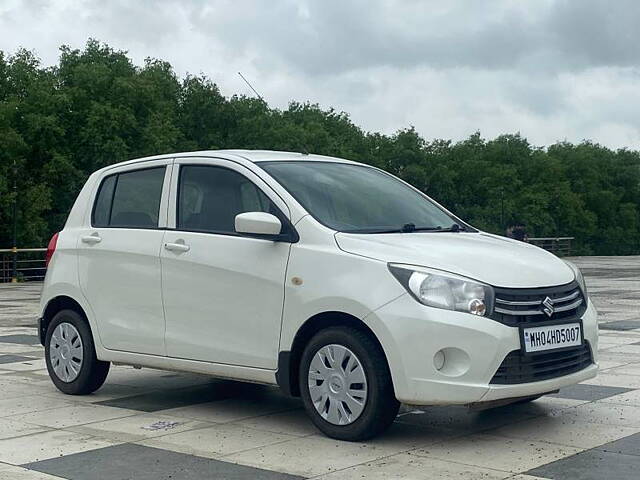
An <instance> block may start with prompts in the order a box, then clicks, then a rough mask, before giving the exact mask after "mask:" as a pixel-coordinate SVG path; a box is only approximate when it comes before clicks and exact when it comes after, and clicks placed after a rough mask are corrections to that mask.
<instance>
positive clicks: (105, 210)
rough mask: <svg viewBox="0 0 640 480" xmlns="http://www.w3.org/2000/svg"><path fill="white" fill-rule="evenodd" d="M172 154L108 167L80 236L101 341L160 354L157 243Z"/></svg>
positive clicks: (84, 282)
mask: <svg viewBox="0 0 640 480" xmlns="http://www.w3.org/2000/svg"><path fill="white" fill-rule="evenodd" d="M171 163H172V160H155V161H150V162H143V163H138V164H133V165H127V166H123V167H118V168H115V169H113V170H109V171H108V172H107V174H105V175H104V177H103V178H102V179H101V181H100V182H99V185H98V187H97V193H96V194H95V195H94V205H93V208H92V209H91V212H90V215H89V216H90V218H88V219H87V221H86V222H85V225H86V226H85V227H84V228H83V229H82V231H81V232H80V235H79V239H78V258H79V276H80V285H81V288H82V291H83V293H84V295H85V297H86V298H87V300H88V301H89V303H90V305H91V308H92V310H93V313H94V315H95V317H96V320H97V324H98V330H99V334H100V339H101V341H102V343H103V345H104V347H105V348H108V349H112V350H120V351H126V352H135V353H146V354H154V355H165V353H166V352H165V347H164V327H165V321H164V312H163V309H162V291H161V276H160V247H161V245H162V237H163V235H164V230H163V229H164V227H165V226H166V221H167V220H166V212H167V195H168V190H169V184H170V175H171V169H170V168H167V167H168V166H170V164H171Z"/></svg>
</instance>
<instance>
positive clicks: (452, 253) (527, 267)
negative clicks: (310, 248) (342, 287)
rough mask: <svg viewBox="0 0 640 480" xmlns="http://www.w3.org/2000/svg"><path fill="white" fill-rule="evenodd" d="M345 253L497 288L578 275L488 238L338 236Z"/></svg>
mask: <svg viewBox="0 0 640 480" xmlns="http://www.w3.org/2000/svg"><path fill="white" fill-rule="evenodd" d="M336 242H337V243H338V246H339V247H340V249H342V250H344V251H346V252H349V253H353V254H356V255H362V256H365V257H369V258H374V259H376V260H382V261H385V262H393V263H406V264H410V265H420V266H424V267H431V268H436V269H438V270H445V271H447V272H452V273H457V274H459V275H463V276H465V277H469V278H473V279H476V280H479V281H481V282H484V283H487V284H489V285H493V286H496V287H511V288H536V287H549V286H555V285H563V284H566V283H569V282H571V281H573V280H574V273H573V271H572V270H571V268H569V267H568V266H567V265H566V264H565V263H564V262H563V261H562V260H560V259H559V258H558V257H556V256H555V255H553V254H551V253H549V252H547V251H545V250H543V249H541V248H538V247H535V246H533V245H529V244H527V243H523V242H519V241H517V240H512V239H509V238H505V237H499V236H497V235H491V234H488V233H482V232H480V233H470V232H465V233H462V232H458V233H454V232H413V233H385V234H350V233H337V234H336Z"/></svg>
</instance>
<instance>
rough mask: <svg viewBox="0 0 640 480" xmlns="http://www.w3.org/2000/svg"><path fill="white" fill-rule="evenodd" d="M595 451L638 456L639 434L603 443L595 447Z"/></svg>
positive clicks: (639, 453)
mask: <svg viewBox="0 0 640 480" xmlns="http://www.w3.org/2000/svg"><path fill="white" fill-rule="evenodd" d="M597 449H598V450H604V451H606V452H611V453H622V454H624V455H638V456H640V433H635V434H633V435H629V436H628V437H624V438H621V439H620V440H616V441H614V442H609V443H605V444H604V445H601V446H599V447H597ZM638 478H640V472H639V473H638Z"/></svg>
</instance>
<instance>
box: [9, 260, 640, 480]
mask: <svg viewBox="0 0 640 480" xmlns="http://www.w3.org/2000/svg"><path fill="white" fill-rule="evenodd" d="M577 263H579V264H581V266H582V267H583V269H584V271H585V273H586V274H587V282H588V285H589V288H590V294H591V296H592V298H593V299H594V300H595V302H596V304H597V306H598V308H599V310H600V312H601V321H602V324H603V325H602V326H603V327H605V329H603V330H602V331H601V338H600V344H599V354H600V361H601V373H600V375H599V376H598V377H597V378H595V379H591V380H589V381H588V382H587V383H586V384H581V385H577V386H573V387H569V388H566V389H563V390H561V391H560V392H559V393H558V394H555V395H549V396H546V397H543V398H541V399H539V400H537V401H535V402H533V403H529V404H522V405H512V406H506V407H501V408H497V409H493V410H486V411H469V410H467V409H466V408H463V407H430V408H420V409H417V408H410V407H403V409H402V410H401V412H400V414H399V416H398V418H397V419H396V422H395V423H394V425H393V426H392V428H391V429H390V430H389V431H388V432H387V433H386V434H385V435H383V436H381V437H379V438H376V439H374V440H371V441H369V442H366V443H348V442H339V441H335V440H331V439H328V438H326V437H324V436H322V435H321V434H320V433H319V432H318V431H317V430H316V429H315V428H314V427H313V425H312V424H311V422H310V421H309V420H308V419H307V417H306V416H305V414H304V412H303V410H302V406H301V403H300V401H299V400H297V399H291V398H287V397H285V396H284V395H282V394H281V393H280V391H279V390H278V389H277V388H273V387H267V386H259V385H247V384H241V383H237V382H230V381H225V380H216V379H212V378H209V377H206V376H200V375H189V374H176V373H172V372H163V371H157V370H151V369H142V370H135V369H133V368H130V367H112V370H111V372H110V374H109V377H108V379H107V383H106V384H105V386H104V387H103V388H102V389H100V390H99V391H98V392H96V393H95V394H93V395H89V396H86V397H71V396H65V395H63V394H61V393H59V392H58V391H57V390H56V389H55V388H54V387H53V385H52V383H51V382H50V380H49V379H48V376H47V372H46V366H45V363H44V359H43V356H44V352H43V349H42V347H41V346H40V345H39V344H38V342H37V337H36V332H35V328H34V326H33V313H32V312H33V311H35V310H36V307H35V306H34V304H33V301H32V300H33V299H34V298H35V297H36V296H35V295H31V294H29V295H27V294H25V293H24V292H22V291H21V290H20V288H21V286H15V285H12V286H6V287H5V286H2V285H0V303H2V302H4V304H7V305H9V304H10V305H12V309H11V311H10V312H8V313H7V312H6V310H8V309H3V310H2V311H0V480H3V479H11V480H13V479H60V478H62V479H101V480H115V479H125V478H135V479H154V480H156V479H172V480H177V479H205V478H225V479H294V478H323V479H327V480H329V479H340V480H342V479H346V480H348V479H362V478H367V479H439V478H443V479H444V478H462V479H475V478H483V479H503V478H512V479H517V480H534V479H535V478H548V479H563V480H564V479H573V478H580V479H603V478H612V479H613V478H616V479H637V478H638V472H639V471H640V280H639V279H640V258H639V257H625V259H624V261H621V260H620V259H615V258H605V257H600V258H589V259H577ZM617 272H622V274H620V275H618V273H617ZM633 272H636V275H632V274H631V273H633ZM25 288H28V289H31V290H33V289H34V288H35V287H34V286H33V285H29V286H26V287H25ZM31 290H30V291H31ZM30 299H31V300H30ZM26 318H31V323H29V322H27V321H26V320H25V319H26ZM15 319H17V320H15ZM620 322H623V323H620ZM634 322H635V323H634ZM636 324H637V326H635V327H634V328H629V327H630V326H631V327H633V326H634V325H636ZM607 325H609V327H614V328H606V327H607ZM623 327H624V328H623Z"/></svg>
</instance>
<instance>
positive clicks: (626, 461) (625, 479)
mask: <svg viewBox="0 0 640 480" xmlns="http://www.w3.org/2000/svg"><path fill="white" fill-rule="evenodd" d="M639 471H640V457H639V456H636V455H623V454H620V453H612V452H605V451H602V450H597V449H593V450H587V451H585V452H580V453H577V454H575V455H572V456H570V457H567V458H563V459H561V460H556V461H555V462H552V463H548V464H547V465H543V466H541V467H537V468H534V469H533V470H529V471H528V472H526V474H527V475H533V476H536V477H544V478H550V479H552V480H574V479H576V480H577V479H580V480H638V478H639V477H638V475H639V474H638V472H639Z"/></svg>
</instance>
